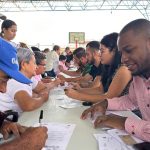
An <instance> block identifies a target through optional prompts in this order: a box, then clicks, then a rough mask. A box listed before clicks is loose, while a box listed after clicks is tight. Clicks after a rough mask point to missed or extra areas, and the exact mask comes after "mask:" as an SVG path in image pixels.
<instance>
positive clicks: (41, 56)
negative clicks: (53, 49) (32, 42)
mask: <svg viewBox="0 0 150 150" xmlns="http://www.w3.org/2000/svg"><path fill="white" fill-rule="evenodd" d="M34 54H35V55H34V56H35V60H36V64H37V65H40V64H41V61H42V60H44V59H46V55H45V54H44V53H42V52H39V51H35V52H34Z"/></svg>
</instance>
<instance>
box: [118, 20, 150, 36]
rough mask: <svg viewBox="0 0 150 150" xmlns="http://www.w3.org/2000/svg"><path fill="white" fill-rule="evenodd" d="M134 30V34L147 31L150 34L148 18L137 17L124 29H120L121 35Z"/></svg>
mask: <svg viewBox="0 0 150 150" xmlns="http://www.w3.org/2000/svg"><path fill="white" fill-rule="evenodd" d="M129 30H132V31H133V32H134V34H138V33H141V32H143V31H144V32H145V33H148V34H150V21H149V20H146V19H136V20H133V21H131V22H129V23H128V24H127V25H126V26H124V27H123V29H122V30H121V31H120V33H119V35H121V34H123V33H125V32H127V31H129Z"/></svg>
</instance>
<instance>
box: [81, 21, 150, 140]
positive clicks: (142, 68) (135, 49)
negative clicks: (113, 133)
mask: <svg viewBox="0 0 150 150" xmlns="http://www.w3.org/2000/svg"><path fill="white" fill-rule="evenodd" d="M118 48H119V50H120V51H121V53H122V62H123V63H124V64H125V65H126V66H127V67H128V69H129V70H130V71H131V72H132V75H133V81H132V83H131V85H130V88H129V94H128V95H125V96H122V97H117V98H113V99H107V100H104V101H103V102H101V103H97V104H95V105H94V106H92V107H91V108H89V109H87V110H85V111H84V112H83V114H82V116H81V118H82V119H86V118H87V116H88V114H89V113H90V114H91V116H93V115H94V113H95V112H97V111H99V112H102V113H103V114H105V112H106V110H107V109H108V110H129V109H130V110H133V109H135V108H139V110H140V111H141V114H142V120H140V119H138V118H135V117H122V116H117V115H102V116H99V117H98V118H97V119H96V120H95V123H94V125H95V127H101V126H108V127H112V128H118V129H122V130H126V131H127V132H128V133H130V134H133V135H135V136H136V137H138V138H140V139H142V140H144V141H148V142H150V21H148V20H146V19H137V20H134V21H132V22H130V23H128V24H127V25H126V26H125V27H124V28H123V29H122V30H121V32H120V35H119V39H118Z"/></svg>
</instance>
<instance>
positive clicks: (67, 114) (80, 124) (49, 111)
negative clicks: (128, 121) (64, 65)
mask: <svg viewBox="0 0 150 150" xmlns="http://www.w3.org/2000/svg"><path fill="white" fill-rule="evenodd" d="M62 96H63V94H62ZM58 97H61V95H59V94H57V91H55V92H54V91H52V93H50V96H49V100H48V102H46V103H45V104H44V105H43V106H42V107H40V108H39V109H37V110H34V111H32V112H24V113H23V114H22V115H21V117H20V118H19V123H21V124H22V125H26V126H34V125H35V124H37V123H38V122H39V115H40V110H43V111H44V115H43V122H46V123H47V122H60V123H73V124H76V128H75V130H74V132H73V135H72V137H71V139H70V142H69V144H68V146H67V150H98V144H97V141H96V139H95V138H94V136H93V134H95V133H104V132H105V131H103V130H101V129H94V128H93V124H92V123H91V122H90V121H89V120H81V119H80V116H81V114H82V112H83V111H84V110H85V109H86V108H87V107H85V106H79V107H76V108H70V109H65V108H61V107H59V106H58V105H59V104H60V103H63V100H60V99H59V100H57V98H58ZM54 102H55V103H54ZM54 104H55V105H54ZM121 113H122V114H124V115H125V116H129V115H133V113H132V112H130V111H122V112H121Z"/></svg>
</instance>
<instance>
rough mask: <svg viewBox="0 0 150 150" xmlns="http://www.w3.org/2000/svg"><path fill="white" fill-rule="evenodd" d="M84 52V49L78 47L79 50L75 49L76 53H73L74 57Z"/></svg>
mask: <svg viewBox="0 0 150 150" xmlns="http://www.w3.org/2000/svg"><path fill="white" fill-rule="evenodd" d="M83 51H85V49H84V48H83V47H78V48H77V49H75V50H74V51H73V55H75V56H76V55H77V53H81V52H83Z"/></svg>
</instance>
